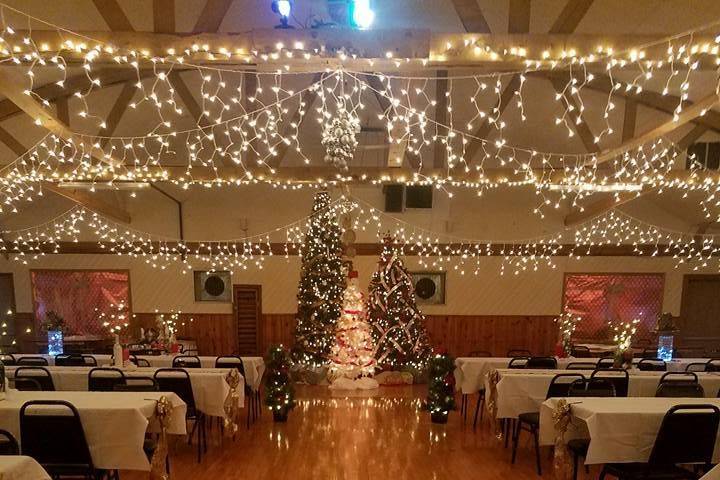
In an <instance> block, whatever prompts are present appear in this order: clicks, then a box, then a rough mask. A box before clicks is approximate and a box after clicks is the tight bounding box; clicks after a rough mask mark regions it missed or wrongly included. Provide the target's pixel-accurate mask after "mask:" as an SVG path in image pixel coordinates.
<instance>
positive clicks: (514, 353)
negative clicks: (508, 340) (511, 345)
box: [506, 349, 532, 358]
mask: <svg viewBox="0 0 720 480" xmlns="http://www.w3.org/2000/svg"><path fill="white" fill-rule="evenodd" d="M506 356H507V357H508V358H513V357H532V353H530V350H523V349H511V350H508V352H507V355H506Z"/></svg>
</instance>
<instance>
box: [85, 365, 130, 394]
mask: <svg viewBox="0 0 720 480" xmlns="http://www.w3.org/2000/svg"><path fill="white" fill-rule="evenodd" d="M124 384H125V374H124V373H123V371H122V370H120V369H118V368H108V367H95V368H93V369H91V370H90V371H89V372H88V390H89V391H91V392H112V391H113V390H115V385H124Z"/></svg>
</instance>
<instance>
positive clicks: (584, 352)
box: [571, 345, 592, 358]
mask: <svg viewBox="0 0 720 480" xmlns="http://www.w3.org/2000/svg"><path fill="white" fill-rule="evenodd" d="M571 353H572V356H573V357H575V358H590V357H591V356H592V355H591V354H590V349H589V348H588V347H586V346H584V345H578V346H576V347H573V348H572V352H571Z"/></svg>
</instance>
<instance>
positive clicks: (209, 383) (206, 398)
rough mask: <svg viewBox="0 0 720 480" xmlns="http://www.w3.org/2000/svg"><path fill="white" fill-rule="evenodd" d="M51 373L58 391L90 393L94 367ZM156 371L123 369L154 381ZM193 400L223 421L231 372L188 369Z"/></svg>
mask: <svg viewBox="0 0 720 480" xmlns="http://www.w3.org/2000/svg"><path fill="white" fill-rule="evenodd" d="M16 368H18V367H6V371H7V375H8V377H9V378H15V369H16ZM45 368H47V369H48V370H49V371H50V375H51V376H52V379H53V383H54V384H55V390H61V391H76V392H78V391H79V392H83V391H87V390H88V372H89V371H90V370H91V368H92V367H45ZM156 370H157V368H132V369H124V370H123V371H124V373H125V375H126V376H127V377H152V376H153V374H154V373H155V371H156ZM187 372H188V373H189V374H190V383H191V384H192V389H193V397H194V398H195V405H196V406H197V408H198V409H199V410H200V411H201V412H203V413H205V414H207V415H211V416H215V417H224V416H225V410H224V408H223V406H224V403H225V398H227V396H228V393H230V386H229V385H228V383H227V381H225V376H226V375H227V374H228V372H229V369H222V368H209V369H205V368H188V369H187ZM244 390H245V389H244V387H243V380H242V376H241V377H240V385H239V387H238V395H239V396H240V397H239V400H238V401H239V404H240V406H242V405H244V403H245V393H244Z"/></svg>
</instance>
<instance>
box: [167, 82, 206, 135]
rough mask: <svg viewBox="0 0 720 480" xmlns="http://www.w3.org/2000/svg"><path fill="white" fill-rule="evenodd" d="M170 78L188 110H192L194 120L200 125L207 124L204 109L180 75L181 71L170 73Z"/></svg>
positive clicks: (191, 114)
mask: <svg viewBox="0 0 720 480" xmlns="http://www.w3.org/2000/svg"><path fill="white" fill-rule="evenodd" d="M169 78H170V83H171V84H172V86H173V89H175V92H177V94H178V95H179V96H180V100H182V102H183V104H185V108H187V110H188V112H190V116H192V119H193V121H194V122H195V123H196V124H197V125H200V126H203V125H206V124H207V118H206V117H205V115H203V110H202V108H201V107H200V104H199V103H198V102H197V100H195V97H193V94H192V92H191V91H190V89H189V88H188V86H187V84H186V83H185V80H183V79H182V77H181V76H180V72H172V73H170V75H169Z"/></svg>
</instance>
